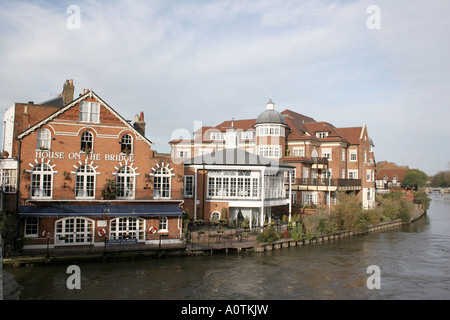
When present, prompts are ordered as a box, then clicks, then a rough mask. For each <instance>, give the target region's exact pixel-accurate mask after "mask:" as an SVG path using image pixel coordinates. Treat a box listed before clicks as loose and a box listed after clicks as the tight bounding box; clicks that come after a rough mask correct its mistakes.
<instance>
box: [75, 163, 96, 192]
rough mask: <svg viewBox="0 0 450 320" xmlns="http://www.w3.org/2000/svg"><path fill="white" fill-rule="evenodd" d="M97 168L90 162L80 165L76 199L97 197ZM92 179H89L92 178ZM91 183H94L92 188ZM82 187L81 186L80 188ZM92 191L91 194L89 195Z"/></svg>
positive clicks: (76, 183)
mask: <svg viewBox="0 0 450 320" xmlns="http://www.w3.org/2000/svg"><path fill="white" fill-rule="evenodd" d="M95 176H96V172H95V168H94V167H92V166H91V165H89V164H84V165H81V166H79V167H78V169H77V171H76V176H75V198H76V199H95V186H96V177H95ZM91 179H92V181H88V180H91ZM89 185H92V187H91V188H90V187H89ZM80 187H81V188H80ZM89 193H91V195H89Z"/></svg>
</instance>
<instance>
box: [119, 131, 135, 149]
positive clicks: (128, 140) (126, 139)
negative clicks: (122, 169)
mask: <svg viewBox="0 0 450 320" xmlns="http://www.w3.org/2000/svg"><path fill="white" fill-rule="evenodd" d="M120 152H122V153H125V154H130V153H133V138H132V137H131V135H130V134H128V133H126V134H124V135H123V136H122V139H121V140H120Z"/></svg>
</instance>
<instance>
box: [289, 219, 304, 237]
mask: <svg viewBox="0 0 450 320" xmlns="http://www.w3.org/2000/svg"><path fill="white" fill-rule="evenodd" d="M289 231H290V233H291V238H292V239H294V240H295V241H300V240H303V225H302V223H301V222H299V221H298V222H295V223H294V224H292V228H291V229H290V230H289Z"/></svg>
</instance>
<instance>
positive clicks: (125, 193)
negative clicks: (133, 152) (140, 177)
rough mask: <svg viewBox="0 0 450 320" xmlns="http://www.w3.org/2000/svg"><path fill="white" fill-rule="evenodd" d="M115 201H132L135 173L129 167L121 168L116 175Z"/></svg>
mask: <svg viewBox="0 0 450 320" xmlns="http://www.w3.org/2000/svg"><path fill="white" fill-rule="evenodd" d="M116 184H117V189H118V195H117V199H134V195H135V188H136V172H135V171H134V169H133V168H132V167H131V166H122V167H120V168H119V170H117V173H116Z"/></svg>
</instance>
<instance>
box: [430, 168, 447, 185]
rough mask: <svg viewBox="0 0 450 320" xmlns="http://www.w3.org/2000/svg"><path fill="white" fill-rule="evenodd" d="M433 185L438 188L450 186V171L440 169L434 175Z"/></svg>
mask: <svg viewBox="0 0 450 320" xmlns="http://www.w3.org/2000/svg"><path fill="white" fill-rule="evenodd" d="M431 185H432V186H433V187H438V188H448V187H450V171H439V172H438V173H437V174H435V175H434V176H433V177H432V179H431Z"/></svg>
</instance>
